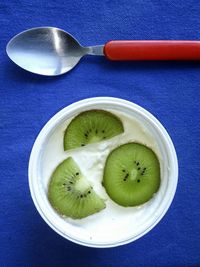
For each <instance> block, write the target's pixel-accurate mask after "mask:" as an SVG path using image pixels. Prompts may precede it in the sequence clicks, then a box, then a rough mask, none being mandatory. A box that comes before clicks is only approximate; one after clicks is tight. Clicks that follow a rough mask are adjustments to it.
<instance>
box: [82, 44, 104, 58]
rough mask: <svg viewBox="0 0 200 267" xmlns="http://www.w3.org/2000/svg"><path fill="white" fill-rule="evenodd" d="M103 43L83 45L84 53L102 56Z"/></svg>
mask: <svg viewBox="0 0 200 267" xmlns="http://www.w3.org/2000/svg"><path fill="white" fill-rule="evenodd" d="M103 50H104V45H96V46H88V47H84V52H85V54H86V55H94V56H104V52H103Z"/></svg>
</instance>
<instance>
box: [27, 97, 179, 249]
mask: <svg viewBox="0 0 200 267" xmlns="http://www.w3.org/2000/svg"><path fill="white" fill-rule="evenodd" d="M88 109H111V110H113V111H118V112H124V113H126V114H128V115H129V116H132V117H133V118H134V119H136V120H137V121H140V123H141V125H142V126H143V127H144V129H147V130H148V132H149V133H150V134H151V136H152V137H153V139H154V140H155V142H156V144H157V148H158V151H159V155H160V157H161V160H160V164H161V186H160V189H159V191H158V193H157V194H156V195H157V196H156V197H155V198H154V199H153V200H152V202H151V203H150V204H148V205H147V206H146V211H145V213H144V212H143V213H142V212H141V210H142V208H141V209H140V207H139V208H122V207H120V209H121V217H116V218H112V220H113V222H112V221H111V218H109V212H106V211H105V212H104V211H101V212H99V213H98V215H92V216H89V217H90V218H89V217H88V218H89V219H83V220H78V221H76V220H72V219H71V220H70V219H65V218H62V217H61V216H60V215H58V214H57V213H56V212H55V211H54V210H53V208H52V207H51V205H50V203H49V201H48V198H47V188H48V180H49V178H50V176H49V177H46V175H44V157H45V155H46V154H45V153H49V144H50V143H49V142H54V143H55V144H56V145H57V143H58V145H59V142H61V143H62V140H61V139H62V134H63V128H62V127H61V125H63V124H64V123H65V121H67V120H68V119H69V118H71V117H73V116H75V115H77V114H78V113H80V112H82V111H85V110H88ZM58 129H59V130H58ZM56 130H58V131H60V136H61V138H60V140H57V138H53V135H54V132H55V131H56ZM55 144H54V145H55ZM51 153H53V151H51ZM63 153H64V152H63ZM66 157H67V154H66ZM62 160H63V159H56V161H57V162H61V161H62ZM51 164H52V162H51V161H50V162H49V166H50V165H51ZM54 164H55V163H54ZM46 166H47V165H45V167H46ZM49 173H50V172H49ZM177 181H178V162H177V156H176V152H175V149H174V146H173V143H172V141H171V139H170V137H169V135H168V133H167V131H166V130H165V128H164V127H163V126H162V125H161V123H160V122H159V121H158V120H157V119H156V118H155V117H154V116H153V115H152V114H150V113H149V112H148V111H146V110H145V109H143V108H142V107H140V106H138V105H136V104H134V103H132V102H129V101H126V100H122V99H118V98H111V97H95V98H89V99H85V100H82V101H79V102H76V103H74V104H72V105H70V106H68V107H66V108H64V109H62V110H61V111H60V112H58V113H57V114H56V115H55V116H53V117H52V118H51V119H50V120H49V121H48V122H47V124H46V125H45V126H44V128H43V129H42V130H41V132H40V133H39V135H38V137H37V139H36V141H35V143H34V146H33V149H32V152H31V156H30V161H29V187H30V191H31V196H32V199H33V202H34V204H35V206H36V208H37V210H38V212H39V213H40V215H41V216H42V218H43V219H44V220H45V221H46V223H47V224H48V225H49V226H50V227H51V228H52V229H53V230H55V231H56V232H57V233H58V234H60V235H61V236H63V237H64V238H66V239H68V240H71V241H73V242H75V243H78V244H81V245H85V246H89V247H99V248H100V247H101V248H105V247H114V246H119V245H123V244H127V243H130V242H132V241H135V240H136V239H138V238H140V237H141V236H143V235H144V234H146V233H148V232H149V231H150V230H151V229H152V228H153V227H154V226H155V225H156V224H157V223H158V222H159V221H160V220H161V219H162V217H163V216H164V215H165V213H166V212H167V210H168V208H169V206H170V204H171V202H172V200H173V198H174V194H175V191H176V186H177ZM144 205H145V204H144ZM126 209H127V210H128V209H129V214H130V210H131V209H132V210H134V212H135V213H134V214H136V215H132V214H131V216H135V218H133V222H130V223H133V227H132V228H130V227H129V228H127V227H126V226H127V223H128V221H127V219H128V217H127V219H126ZM105 210H106V209H105ZM124 210H125V211H124ZM144 214H145V215H144ZM95 216H96V217H95ZM100 216H104V220H103V223H102V227H100V226H99V225H98V227H96V226H95V221H97V220H98V218H99V219H100V218H101V217H100ZM123 217H124V218H123ZM115 219H116V220H115ZM117 220H118V221H117ZM80 221H81V222H80ZM134 222H135V224H134ZM86 224H87V227H85V225H86ZM90 225H91V228H90ZM95 227H96V228H95ZM126 228H127V229H128V230H127V231H126V230H124V229H126ZM119 233H121V234H119Z"/></svg>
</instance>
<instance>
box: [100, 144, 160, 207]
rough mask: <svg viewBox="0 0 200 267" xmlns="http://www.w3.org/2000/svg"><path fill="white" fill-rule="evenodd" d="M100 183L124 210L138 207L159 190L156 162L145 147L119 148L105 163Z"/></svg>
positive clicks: (152, 154)
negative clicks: (129, 207)
mask: <svg viewBox="0 0 200 267" xmlns="http://www.w3.org/2000/svg"><path fill="white" fill-rule="evenodd" d="M102 184H103V186H104V187H105V189H106V191H107V193H108V195H109V196H110V198H111V199H112V200H113V201H115V202H116V203H117V204H119V205H121V206H124V207H128V206H137V205H141V204H143V203H145V202H147V201H148V200H150V199H151V198H152V196H153V194H154V193H156V192H157V191H158V189H159V186H160V164H159V160H158V158H157V156H156V154H155V153H154V152H153V150H151V149H150V148H148V147H147V146H145V145H142V144H139V143H128V144H124V145H121V146H119V147H118V148H116V149H114V150H113V151H112V152H111V153H110V154H109V156H108V158H107V160H106V164H105V168H104V175H103V182H102Z"/></svg>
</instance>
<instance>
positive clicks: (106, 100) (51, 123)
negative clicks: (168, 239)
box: [28, 97, 178, 248]
mask: <svg viewBox="0 0 200 267" xmlns="http://www.w3.org/2000/svg"><path fill="white" fill-rule="evenodd" d="M97 102H98V104H104V105H108V104H116V105H120V106H124V107H128V108H129V109H132V110H134V111H137V112H139V113H140V115H142V116H144V117H145V118H146V119H148V121H150V123H151V124H152V125H153V126H154V127H155V126H156V127H157V128H158V129H159V130H160V131H161V133H162V135H163V136H164V137H165V141H166V143H167V144H168V148H169V150H170V153H171V156H172V158H173V166H174V171H173V173H174V174H173V178H174V182H173V188H171V191H170V196H169V197H168V202H167V203H166V205H165V208H164V209H163V210H162V213H161V214H160V215H159V216H158V217H157V219H156V220H155V221H154V223H152V224H151V225H150V226H149V227H148V228H146V230H145V231H143V232H141V233H139V234H137V235H136V236H134V237H130V238H128V239H126V240H123V241H120V242H118V243H117V242H116V243H110V244H108V243H105V244H103V243H98V244H97V243H92V242H91V243H87V242H85V241H81V240H79V239H75V238H73V237H71V236H69V235H67V234H64V233H63V232H62V231H61V230H59V229H58V228H57V227H56V226H55V225H54V224H53V223H52V222H51V221H50V220H49V219H48V216H46V214H45V212H44V211H43V210H42V208H41V206H40V204H39V203H38V200H37V196H36V193H35V188H34V186H33V179H34V162H35V160H37V154H38V144H39V143H40V142H41V141H42V140H43V139H44V138H45V135H46V133H47V132H50V131H51V130H52V129H53V128H54V127H56V126H57V125H58V124H59V123H60V122H61V121H62V119H63V117H65V116H66V113H69V112H72V111H76V109H78V108H80V106H82V107H84V108H87V107H89V105H90V104H91V105H93V104H94V103H97ZM28 182H29V190H30V193H31V197H32V200H33V202H34V205H35V207H36V209H37V211H38V212H39V214H40V216H41V217H42V218H43V219H44V221H45V222H46V223H47V224H48V225H49V226H50V227H51V228H52V229H53V230H54V231H55V232H57V233H58V234H59V235H61V236H63V237H64V238H65V239H67V240H70V241H72V242H74V243H77V244H79V245H83V246H87V247H95V248H109V247H116V246H120V245H125V244H128V243H130V242H133V241H135V240H137V239H139V238H140V237H142V236H144V235H145V234H147V233H148V232H149V231H150V230H151V229H153V228H154V227H155V226H156V225H157V224H158V223H159V222H160V220H161V219H162V218H163V217H164V215H165V214H166V212H167V211H168V209H169V207H170V205H171V203H172V201H173V199H174V195H175V192H176V189H177V183H178V159H177V155H176V151H175V148H174V145H173V142H172V140H171V138H170V136H169V134H168V132H167V131H166V129H165V128H164V126H163V125H162V124H161V123H160V122H159V121H158V119H157V118H156V117H155V116H154V115H152V114H151V113H150V112H149V111H147V110H146V109H144V108H143V107H141V106H139V105H138V104H135V103H133V102H131V101H128V100H124V99H121V98H115V97H91V98H86V99H83V100H79V101H77V102H74V103H72V104H70V105H68V106H66V107H64V108H63V109H61V110H60V111H58V112H57V113H56V114H55V115H53V116H52V117H51V118H50V119H49V120H48V122H47V123H46V124H45V125H44V126H43V128H42V129H41V131H40V132H39V134H38V136H37V137H36V139H35V142H34V144H33V147H32V150H31V154H30V158H29V165H28Z"/></svg>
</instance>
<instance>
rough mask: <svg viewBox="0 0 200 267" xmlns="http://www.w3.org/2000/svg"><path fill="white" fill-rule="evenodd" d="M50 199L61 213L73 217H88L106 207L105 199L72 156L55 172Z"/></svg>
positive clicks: (49, 192) (50, 188) (51, 182)
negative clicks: (96, 191) (97, 192)
mask: <svg viewBox="0 0 200 267" xmlns="http://www.w3.org/2000/svg"><path fill="white" fill-rule="evenodd" d="M48 199H49V201H50V203H51V205H52V207H53V208H54V209H55V210H56V211H57V212H58V213H59V214H61V215H64V216H67V217H71V218H73V219H81V218H84V217H87V216H89V215H91V214H94V213H96V212H99V211H100V210H102V209H104V208H105V203H104V201H103V200H102V199H101V198H100V197H99V196H98V195H97V194H96V193H95V191H94V190H93V188H92V186H91V185H90V184H89V182H88V181H87V180H86V178H85V177H84V176H83V175H82V173H81V170H80V169H79V167H78V165H77V164H76V163H75V161H74V160H73V159H72V158H71V157H69V158H67V159H66V160H64V161H63V162H62V163H60V164H59V165H58V167H57V168H56V169H55V171H54V172H53V174H52V176H51V180H50V183H49V188H48Z"/></svg>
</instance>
